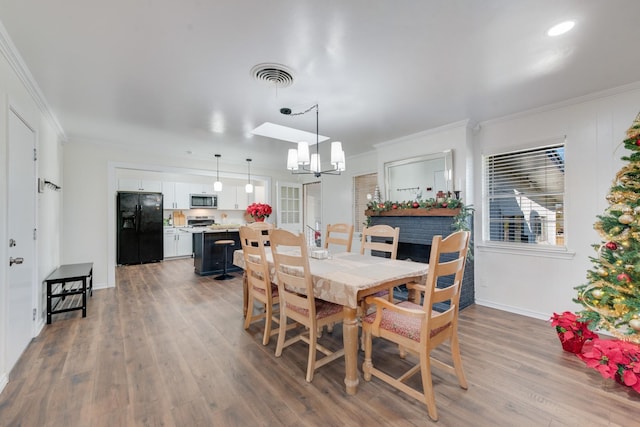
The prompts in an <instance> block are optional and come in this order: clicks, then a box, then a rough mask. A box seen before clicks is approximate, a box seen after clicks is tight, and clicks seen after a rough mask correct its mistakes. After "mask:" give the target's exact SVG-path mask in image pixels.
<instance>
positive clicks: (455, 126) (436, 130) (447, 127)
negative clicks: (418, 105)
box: [373, 119, 471, 149]
mask: <svg viewBox="0 0 640 427" xmlns="http://www.w3.org/2000/svg"><path fill="white" fill-rule="evenodd" d="M470 123H471V122H470V120H469V119H465V120H460V121H457V122H454V123H449V124H446V125H443V126H438V127H436V128H432V129H427V130H423V131H421V132H417V133H412V134H410V135H405V136H401V137H400V138H396V139H391V140H389V141H383V142H380V143H378V144H374V145H373V147H374V148H376V149H378V148H381V147H385V146H387V145H393V144H397V143H399V142H404V141H411V140H413V139H416V138H420V137H423V136H429V135H435V134H439V133H442V132H446V131H449V130H453V129H460V128H468V127H469V124H470Z"/></svg>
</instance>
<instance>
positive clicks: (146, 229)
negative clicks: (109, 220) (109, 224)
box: [117, 192, 164, 264]
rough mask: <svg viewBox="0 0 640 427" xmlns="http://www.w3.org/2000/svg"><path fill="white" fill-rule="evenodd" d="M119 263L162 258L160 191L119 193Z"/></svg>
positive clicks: (143, 261) (136, 262) (146, 261)
mask: <svg viewBox="0 0 640 427" xmlns="http://www.w3.org/2000/svg"><path fill="white" fill-rule="evenodd" d="M117 221H118V224H117V226H118V228H117V230H118V256H117V258H118V261H117V262H118V264H144V263H148V262H156V261H162V259H163V258H164V247H163V243H162V240H163V237H164V234H163V224H162V193H125V192H118V211H117Z"/></svg>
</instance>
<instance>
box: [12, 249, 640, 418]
mask: <svg viewBox="0 0 640 427" xmlns="http://www.w3.org/2000/svg"><path fill="white" fill-rule="evenodd" d="M116 274H117V283H118V286H117V287H116V288H115V289H104V290H97V291H94V295H93V298H91V299H90V301H89V307H88V314H87V318H85V319H83V318H82V317H81V316H80V313H79V312H73V313H66V314H60V315H55V316H54V321H53V323H52V324H51V325H47V326H46V327H45V328H44V330H43V331H42V333H41V334H40V335H39V336H38V337H37V338H35V339H34V340H33V341H32V342H31V344H30V345H29V347H28V348H27V350H26V351H25V353H24V354H23V355H22V357H21V358H20V360H19V362H18V364H17V365H16V367H15V368H14V370H13V371H12V372H11V375H10V378H9V383H8V384H7V386H6V387H5V389H4V390H3V392H2V394H0V425H2V426H128V425H166V426H252V425H264V426H276V425H278V426H280V425H284V426H318V425H322V426H361V425H362V426H364V425H394V426H412V425H425V424H430V423H431V421H430V420H429V418H428V416H427V411H426V407H425V406H424V405H423V404H421V403H419V402H417V401H414V400H413V399H411V398H409V397H408V396H406V395H404V394H403V393H400V392H397V391H395V390H394V389H392V388H390V387H388V386H387V385H385V384H384V383H382V382H381V381H378V380H376V379H374V380H372V381H371V382H365V381H364V380H362V377H361V382H360V386H359V389H358V393H357V395H355V396H347V395H346V394H345V388H344V383H343V380H344V363H343V361H342V360H337V361H335V362H333V363H331V364H329V365H327V366H325V367H323V368H321V369H319V370H318V371H317V372H316V374H315V376H314V379H313V382H312V383H311V384H308V383H306V382H305V380H304V376H305V369H306V360H307V346H306V345H304V344H303V343H300V344H299V345H293V346H291V347H289V348H287V349H285V351H284V352H283V355H282V357H280V358H276V357H275V356H274V350H275V345H276V339H275V337H272V339H271V341H270V343H269V345H268V346H266V347H263V346H262V344H261V340H262V338H261V337H262V326H263V324H262V323H256V324H254V325H252V327H251V328H250V329H249V330H248V331H245V330H244V329H243V328H242V320H243V319H242V282H241V278H240V274H237V273H236V276H237V278H236V279H233V280H228V281H224V282H219V281H216V280H214V279H213V278H212V277H199V276H197V275H195V274H194V273H193V264H192V261H191V260H176V261H167V262H164V263H159V264H146V265H139V266H126V267H119V268H118V269H117V273H116ZM460 317H461V321H460V339H461V347H462V357H463V361H464V364H465V365H464V366H465V371H466V375H467V379H468V381H469V390H467V391H465V390H462V389H460V388H459V387H458V386H457V382H456V380H455V378H454V377H452V376H449V375H446V374H441V373H440V372H438V371H437V370H435V369H434V388H435V390H436V393H437V395H436V402H437V405H438V411H439V414H440V421H438V423H437V425H439V426H629V425H633V424H634V423H638V422H639V421H638V420H640V395H639V394H637V393H635V392H633V391H630V389H628V388H626V387H623V386H620V385H618V384H616V383H615V382H613V381H605V380H603V379H602V378H601V377H600V376H599V374H598V373H596V372H595V371H594V370H592V369H587V368H586V367H585V366H584V363H583V362H582V361H580V360H579V359H578V358H576V357H575V356H573V355H570V354H568V353H565V352H563V351H562V349H561V347H560V343H559V341H558V339H557V337H556V335H555V332H554V331H553V329H552V328H551V326H550V325H549V323H547V322H544V321H540V320H534V319H530V318H526V317H522V316H518V315H514V314H510V313H506V312H501V311H498V310H493V309H490V308H486V307H481V306H471V307H468V308H467V309H465V310H463V312H462V313H461V316H460ZM341 332H342V328H341V327H340V326H336V328H335V330H334V332H333V334H331V335H329V334H326V333H325V335H324V336H323V338H322V340H323V343H324V344H325V345H328V346H330V347H338V346H341V345H342V335H341ZM376 356H377V357H376ZM376 362H379V363H376ZM374 363H375V364H376V365H377V366H381V367H382V366H387V369H389V370H391V371H394V370H396V369H397V368H401V367H402V365H403V364H404V363H406V362H404V361H402V360H400V359H399V358H398V357H397V348H395V347H393V346H391V345H386V344H385V343H383V342H382V341H374ZM361 364H362V353H361V354H360V361H359V364H358V365H359V368H360V367H361ZM413 380H415V381H416V382H419V376H416V378H414V379H413ZM636 425H637V424H636Z"/></svg>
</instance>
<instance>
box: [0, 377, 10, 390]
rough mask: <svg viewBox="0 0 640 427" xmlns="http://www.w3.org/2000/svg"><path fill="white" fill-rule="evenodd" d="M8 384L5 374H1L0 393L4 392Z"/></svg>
mask: <svg viewBox="0 0 640 427" xmlns="http://www.w3.org/2000/svg"><path fill="white" fill-rule="evenodd" d="M8 383H9V378H8V377H7V374H2V376H0V393H2V390H4V388H5V387H6V385H7V384H8Z"/></svg>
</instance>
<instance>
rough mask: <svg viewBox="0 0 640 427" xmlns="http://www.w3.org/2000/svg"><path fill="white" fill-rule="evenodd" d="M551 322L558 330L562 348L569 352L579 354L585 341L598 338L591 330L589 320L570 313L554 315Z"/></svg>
mask: <svg viewBox="0 0 640 427" xmlns="http://www.w3.org/2000/svg"><path fill="white" fill-rule="evenodd" d="M550 320H551V325H552V326H555V328H556V332H557V333H558V338H560V342H561V343H562V347H563V348H564V349H565V350H567V351H571V352H573V353H579V352H580V350H581V349H582V344H584V342H585V341H587V340H592V339H595V338H598V334H596V333H595V332H593V331H592V330H590V329H589V323H590V322H589V321H588V320H587V321H585V320H582V319H580V318H579V317H578V316H577V315H576V314H575V313H572V312H570V311H565V312H564V313H562V314H558V313H553V316H551V319H550ZM574 343H575V346H574V345H573V344H574ZM574 349H575V350H577V351H574Z"/></svg>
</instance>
